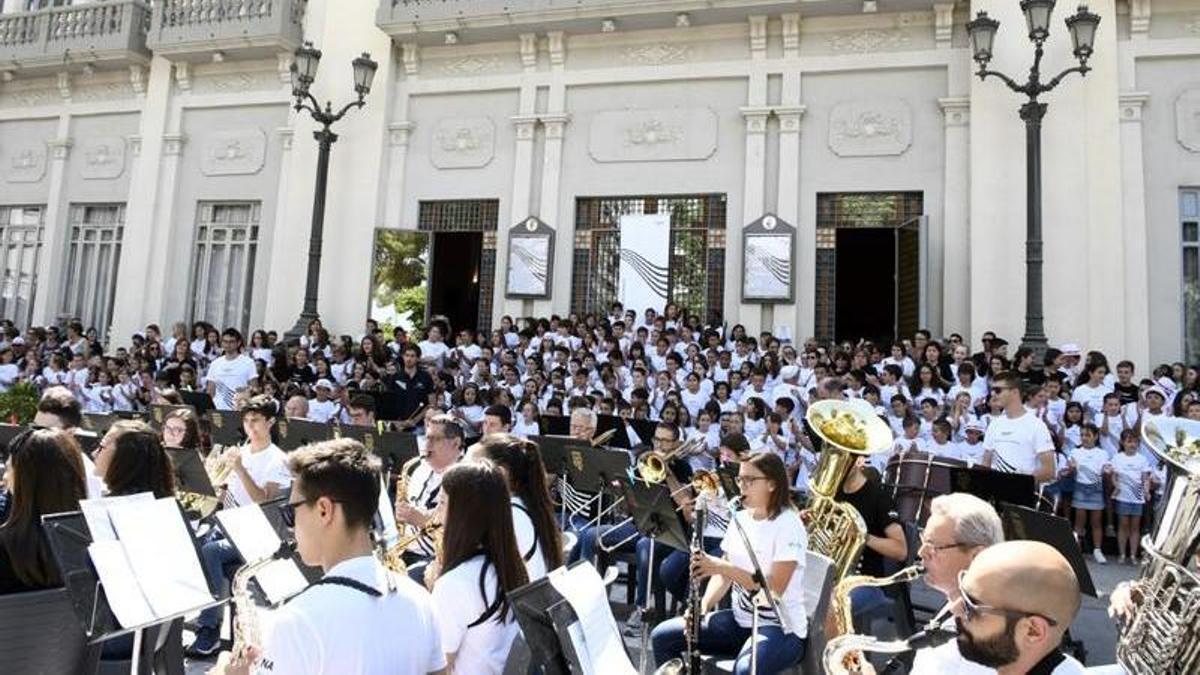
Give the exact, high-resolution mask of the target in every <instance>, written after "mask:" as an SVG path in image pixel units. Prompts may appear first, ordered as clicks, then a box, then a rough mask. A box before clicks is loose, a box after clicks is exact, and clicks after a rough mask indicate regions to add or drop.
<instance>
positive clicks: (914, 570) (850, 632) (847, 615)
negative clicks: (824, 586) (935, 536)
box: [823, 565, 924, 673]
mask: <svg viewBox="0 0 1200 675" xmlns="http://www.w3.org/2000/svg"><path fill="white" fill-rule="evenodd" d="M922 574H924V569H923V568H922V567H921V566H920V565H910V566H908V567H905V568H904V569H902V570H900V571H899V572H896V573H895V574H893V575H891V576H887V577H871V576H866V575H853V576H848V577H846V578H844V579H842V580H841V581H839V582H838V583H837V585H836V586H834V587H833V595H832V596H831V597H830V606H829V616H830V619H831V621H832V623H833V626H832V628H831V630H830V635H831V637H830V639H829V640H828V642H827V643H826V647H825V653H824V655H823V658H824V660H825V672H826V673H842V672H846V673H854V672H858V667H859V664H861V663H862V652H863V651H886V650H882V649H873V648H872V649H868V648H867V647H876V646H878V645H879V644H882V643H880V641H878V640H876V639H875V638H874V637H872V636H870V635H855V634H854V613H853V609H852V608H851V606H850V593H852V592H853V591H854V589H856V588H863V587H883V586H891V585H892V584H900V583H907V582H909V581H914V580H916V579H917V578H918V577H920V576H921V575H922ZM842 638H846V639H844V640H843V639H842ZM898 642H903V641H902V640H901V641H898ZM900 651H901V652H902V651H906V650H900ZM893 653H898V652H893Z"/></svg>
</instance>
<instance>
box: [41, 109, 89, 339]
mask: <svg viewBox="0 0 1200 675" xmlns="http://www.w3.org/2000/svg"><path fill="white" fill-rule="evenodd" d="M70 126H71V121H70V116H69V115H67V114H66V113H63V114H62V115H61V116H59V118H58V132H57V136H56V137H55V138H53V139H51V140H50V141H48V142H47V145H49V146H50V153H49V154H50V180H49V189H48V191H47V194H46V217H45V220H44V222H45V225H44V227H45V230H44V233H43V241H44V242H45V244H44V245H43V247H42V255H41V258H40V260H39V261H38V271H37V280H38V290H37V296H36V297H34V299H33V320H34V321H40V322H42V323H51V322H53V321H54V320H55V319H56V318H57V317H58V312H59V307H60V305H61V304H62V294H63V284H64V283H66V280H67V275H66V269H65V266H66V260H67V242H68V240H69V238H70V235H71V231H70V227H71V224H70V223H69V222H68V219H69V217H68V211H69V208H70V207H69V204H68V203H67V200H68V197H67V195H66V192H65V190H64V188H65V185H64V183H65V182H66V173H67V158H69V157H70V156H71V139H70V137H69V136H68V135H67V134H68V133H69V131H70ZM96 328H97V329H100V330H103V329H104V328H105V326H97V327H96Z"/></svg>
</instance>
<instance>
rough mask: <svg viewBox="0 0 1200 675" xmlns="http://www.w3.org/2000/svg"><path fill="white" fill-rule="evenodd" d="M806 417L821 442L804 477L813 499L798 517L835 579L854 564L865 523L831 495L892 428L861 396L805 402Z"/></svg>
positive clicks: (883, 446) (888, 438) (882, 446)
mask: <svg viewBox="0 0 1200 675" xmlns="http://www.w3.org/2000/svg"><path fill="white" fill-rule="evenodd" d="M805 419H806V421H807V422H808V424H809V426H810V427H811V428H812V429H813V431H814V432H815V433H816V434H817V436H818V437H820V439H821V440H822V441H823V442H824V447H823V448H822V449H821V458H820V459H819V460H818V461H817V466H816V468H815V469H813V472H812V475H811V476H810V478H809V489H810V490H811V491H812V495H813V496H812V500H811V501H810V502H809V506H808V508H807V509H805V510H804V511H803V512H802V513H801V514H800V516H801V518H803V520H804V524H805V526H806V527H807V528H808V547H809V549H810V550H812V551H813V552H815V553H820V554H822V555H826V556H829V558H830V559H831V560H833V564H834V567H835V569H836V576H835V578H838V579H840V578H842V577H845V576H846V575H847V574H849V573H850V571H851V570H853V569H854V567H855V566H856V565H857V564H858V559H859V556H861V555H862V550H863V547H864V546H866V543H867V525H866V523H865V522H864V521H863V518H862V515H861V514H859V512H858V510H857V509H855V508H854V507H853V506H852V505H850V504H847V503H845V502H840V501H837V500H836V499H835V498H834V497H835V496H836V495H837V492H838V488H839V487H841V485H842V483H843V482H844V481H845V480H846V476H848V475H849V474H850V471H851V470H852V469H853V468H854V464H855V462H857V461H858V458H859V457H865V456H869V455H873V454H875V453H879V452H884V451H886V450H887V449H888V448H889V447H890V446H891V442H892V431H891V429H889V428H888V425H887V423H885V422H884V421H883V420H881V419H879V417H878V416H877V415H876V414H875V411H874V410H872V409H871V408H870V406H869V405H867V404H866V403H865V402H863V401H861V400H856V401H835V400H824V401H817V402H816V403H814V404H812V405H811V406H809V408H808V412H807V413H806V414H805Z"/></svg>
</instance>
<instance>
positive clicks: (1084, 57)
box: [967, 0, 1100, 359]
mask: <svg viewBox="0 0 1200 675" xmlns="http://www.w3.org/2000/svg"><path fill="white" fill-rule="evenodd" d="M1054 4H1055V0H1021V11H1022V12H1024V14H1025V23H1026V24H1027V25H1028V27H1029V40H1030V41H1031V42H1032V43H1033V47H1034V52H1033V66H1031V67H1030V68H1029V77H1028V78H1027V79H1026V81H1025V83H1024V84H1018V83H1017V82H1016V81H1015V80H1013V79H1012V78H1010V77H1008V76H1007V75H1005V74H1003V73H1000V72H997V71H994V70H988V62H989V61H991V60H992V44H993V42H994V40H995V38H996V31H997V30H998V29H999V28H1000V22H999V21H997V20H995V19H993V18H990V17H989V16H988V15H987V12H979V13H978V14H976V15H975V20H974V21H969V22H967V34H968V35H969V36H970V39H971V51H972V53H973V54H974V58H975V62H976V63H978V64H979V70H978V72H977V73H976V74H977V75H979V79H981V80H986V79H987V78H988V77H989V76H993V77H998V78H1000V80H1001V81H1003V82H1004V84H1006V85H1008V88H1009V89H1011V90H1013V91H1015V92H1017V93H1018V94H1024V95H1025V96H1026V97H1028V99H1029V100H1028V101H1027V102H1026V103H1025V104H1024V105H1022V106H1021V108H1020V110H1021V119H1023V120H1025V185H1026V193H1025V202H1026V203H1025V336H1024V337H1022V338H1021V345H1022V346H1024V347H1031V348H1032V349H1033V350H1034V352H1035V353H1036V354H1037V357H1038V358H1039V359H1040V358H1041V355H1042V354H1043V353H1045V351H1046V343H1047V340H1046V330H1045V327H1044V326H1043V322H1042V320H1043V314H1042V260H1043V256H1042V118H1043V117H1045V115H1046V104H1045V103H1042V102H1040V101H1038V97H1039V96H1041V95H1042V94H1044V93H1046V92H1048V91H1050V90H1051V89H1054V88H1055V87H1057V86H1058V83H1059V82H1062V80H1063V78H1064V77H1066V76H1067V75H1069V74H1070V73H1079V74H1080V75H1083V76H1086V75H1087V72H1088V71H1089V70H1091V68H1090V67H1089V66H1088V64H1087V62H1088V58H1090V57H1091V55H1092V45H1093V43H1094V42H1095V39H1096V27H1097V26H1098V25H1099V24H1100V17H1099V16H1097V15H1095V14H1092V13H1091V12H1089V11H1088V8H1087V5H1080V6H1079V9H1078V10H1077V11H1076V12H1075V14H1074V15H1073V16H1070V17H1068V18H1067V19H1066V24H1067V30H1069V31H1070V32H1071V42H1072V43H1073V44H1074V53H1075V58H1076V59H1078V60H1079V65H1078V66H1075V67H1074V68H1068V69H1066V70H1064V71H1063V72H1061V73H1059V74H1058V75H1055V76H1054V77H1053V78H1051V79H1050V80H1049V81H1046V82H1043V81H1042V74H1041V71H1040V70H1039V67H1040V66H1041V63H1042V47H1043V45H1044V44H1045V42H1046V38H1047V37H1048V36H1049V35H1050V15H1051V14H1052V13H1053V12H1054Z"/></svg>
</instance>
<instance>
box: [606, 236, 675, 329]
mask: <svg viewBox="0 0 1200 675" xmlns="http://www.w3.org/2000/svg"><path fill="white" fill-rule="evenodd" d="M670 255H671V215H670V214H669V213H656V214H652V215H628V216H621V264H620V268H619V271H618V275H619V276H618V279H619V287H618V288H619V290H618V293H617V297H618V298H619V299H620V300H621V303H622V304H623V305H625V308H626V309H633V310H637V312H638V315H639V316H641V313H642V312H643V311H644V310H645V309H646V308H647V307H653V308H654V309H656V310H658V311H659V312H662V308H663V306H664V305H666V304H667V289H668V282H669V279H670V277H669V270H670Z"/></svg>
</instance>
